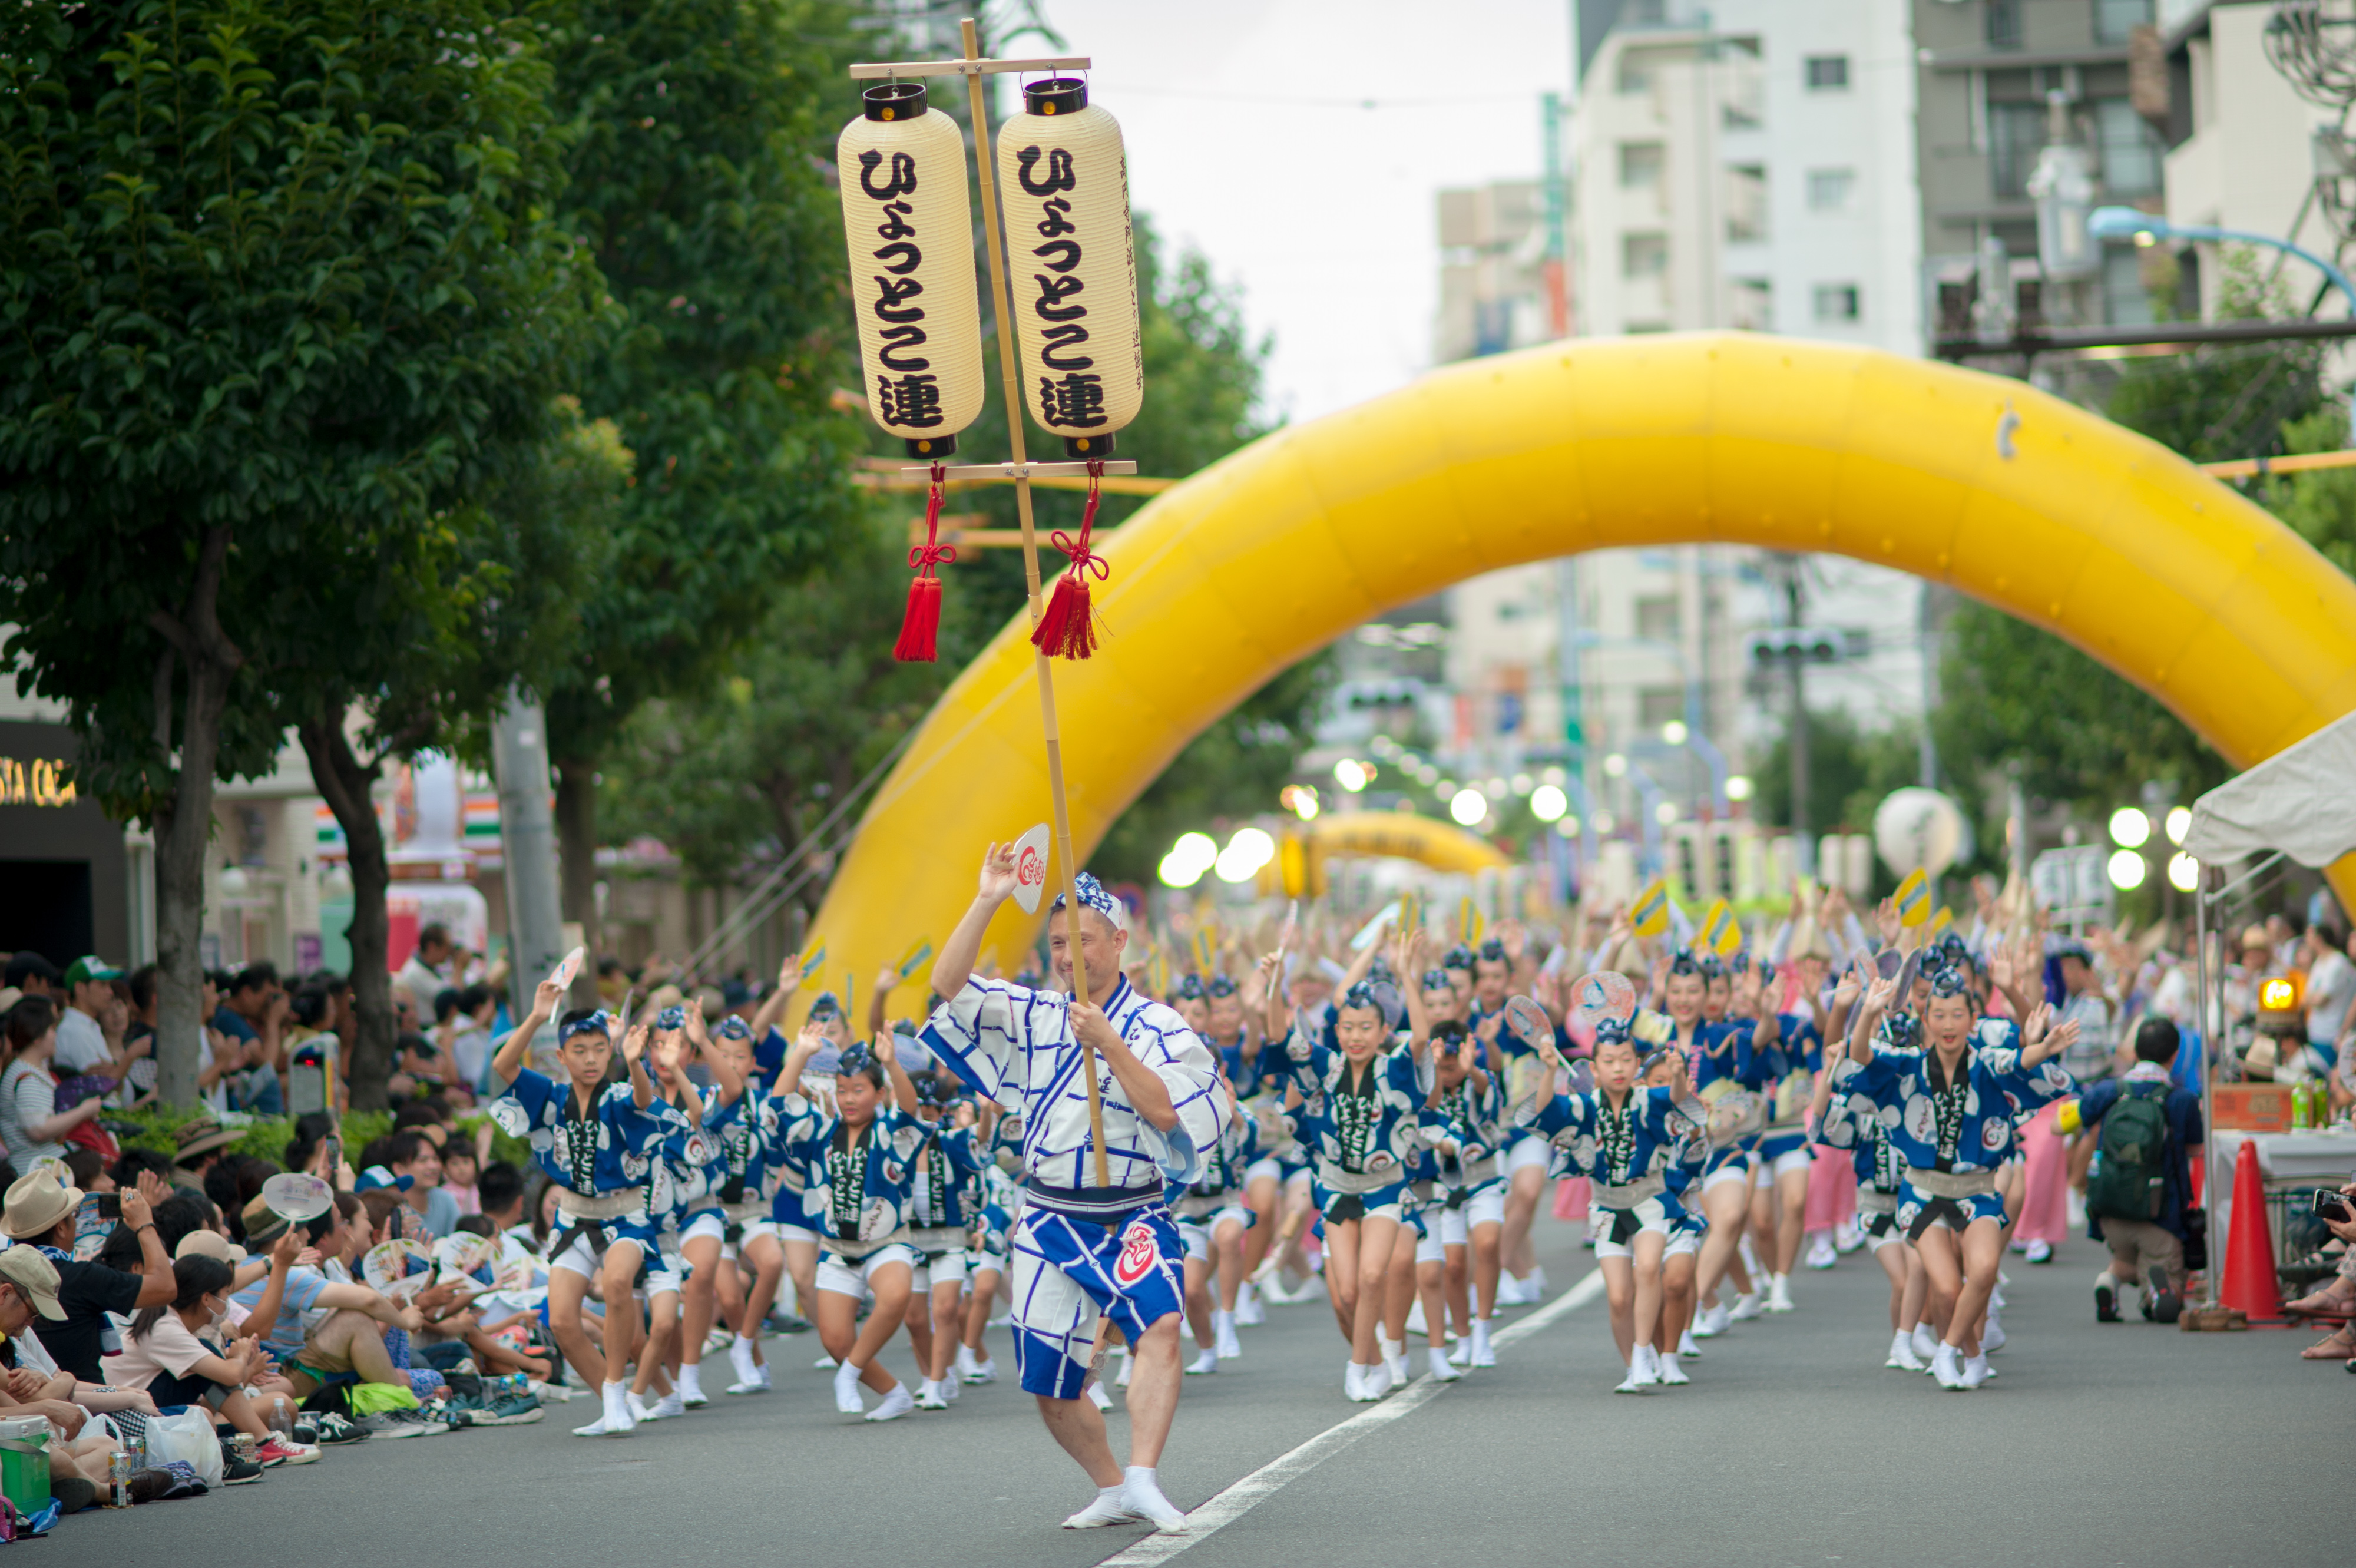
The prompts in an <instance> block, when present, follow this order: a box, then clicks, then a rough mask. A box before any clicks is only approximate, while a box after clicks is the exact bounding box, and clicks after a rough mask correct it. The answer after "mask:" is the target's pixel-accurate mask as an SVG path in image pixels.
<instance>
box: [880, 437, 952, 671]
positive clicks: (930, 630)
mask: <svg viewBox="0 0 2356 1568" xmlns="http://www.w3.org/2000/svg"><path fill="white" fill-rule="evenodd" d="M944 477H945V476H944V475H943V472H942V469H941V466H940V465H939V464H938V463H936V464H934V465H933V485H932V493H931V494H930V495H929V496H928V497H926V500H925V542H923V543H922V544H919V545H914V546H912V547H911V548H910V549H909V551H908V564H909V565H911V566H914V567H915V568H916V580H915V581H913V582H911V583H910V584H909V585H908V609H907V613H906V614H905V615H903V616H902V617H901V618H900V640H899V641H897V642H895V643H894V644H893V645H892V657H893V658H894V659H896V660H899V661H900V662H901V663H903V664H930V663H931V662H933V660H934V658H935V656H936V648H937V644H938V642H939V640H940V635H939V634H940V628H941V580H940V579H939V578H938V577H936V576H934V575H933V567H934V566H935V565H936V564H939V563H941V562H944V561H946V562H949V563H951V564H954V563H955V562H956V561H957V546H956V545H954V544H942V543H940V542H938V540H939V538H940V526H941V480H942V478H944Z"/></svg>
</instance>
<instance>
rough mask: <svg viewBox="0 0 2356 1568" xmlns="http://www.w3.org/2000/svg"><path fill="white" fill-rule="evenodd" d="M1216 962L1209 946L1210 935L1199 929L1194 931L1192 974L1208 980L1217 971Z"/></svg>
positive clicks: (1213, 952)
mask: <svg viewBox="0 0 2356 1568" xmlns="http://www.w3.org/2000/svg"><path fill="white" fill-rule="evenodd" d="M1218 967H1219V966H1218V962H1217V958H1216V954H1215V950H1213V948H1212V946H1211V933H1210V932H1209V931H1207V930H1205V929H1202V928H1201V927H1199V926H1198V927H1196V928H1195V930H1194V972H1195V973H1197V974H1199V975H1201V976H1202V977H1203V978H1204V979H1205V980H1206V981H1207V980H1209V979H1210V978H1211V976H1212V975H1213V974H1215V972H1217V971H1218Z"/></svg>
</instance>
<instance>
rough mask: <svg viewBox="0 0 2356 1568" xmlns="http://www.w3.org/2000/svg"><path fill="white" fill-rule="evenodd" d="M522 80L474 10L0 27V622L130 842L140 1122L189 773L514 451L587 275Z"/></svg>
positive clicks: (187, 886)
mask: <svg viewBox="0 0 2356 1568" xmlns="http://www.w3.org/2000/svg"><path fill="white" fill-rule="evenodd" d="M547 83H548V73H547V70H546V68H545V66H544V64H543V63H542V61H541V57H540V55H539V53H538V51H537V50H536V48H534V47H533V44H532V40H531V38H530V36H529V33H528V32H527V31H526V30H525V29H524V28H522V27H519V26H517V25H515V24H513V23H512V22H510V21H509V19H507V18H506V17H504V16H502V15H500V14H498V13H497V12H495V11H493V10H492V9H490V8H488V7H487V6H485V5H480V4H477V3H476V0H406V3H404V4H402V5H390V4H379V3H373V0H307V3H306V4H304V5H299V6H267V5H260V4H256V3H254V0H180V3H178V4H165V3H163V0H114V3H101V4H89V5H65V4H60V3H58V0H34V3H32V4H27V5H18V6H15V7H11V8H10V9H9V10H8V12H7V13H6V15H5V17H0V186H4V187H5V202H6V210H5V221H0V312H5V318H6V322H7V332H6V337H5V348H0V356H5V358H0V476H5V478H0V619H5V620H7V621H10V622H13V623H15V625H16V628H17V629H16V632H15V634H14V636H13V637H12V639H11V640H10V643H9V645H8V659H9V662H10V664H11V665H12V666H13V667H14V670H15V671H16V675H17V679H18V682H19V685H20V687H26V688H29V689H31V690H33V691H36V692H38V693H42V694H44V695H47V696H49V697H53V698H57V699H59V700H62V701H63V702H65V703H67V704H68V706H69V709H70V714H71V723H72V724H73V726H74V728H75V729H76V731H77V732H78V735H79V737H80V757H81V761H80V764H79V765H78V773H79V775H80V782H81V783H82V784H83V786H84V787H85V788H89V789H92V790H93V791H94V792H95V793H97V794H98V795H99V796H100V797H101V798H102V800H104V801H105V802H106V803H107V805H108V808H109V810H110V811H112V813H113V814H115V815H117V816H121V817H124V818H132V819H144V820H145V821H147V822H151V823H153V824H154V827H155V832H156V838H157V850H158V853H157V869H156V884H157V887H156V891H157V932H156V935H157V948H158V957H159V959H160V961H161V964H162V968H163V972H164V982H163V987H162V998H161V1020H160V1029H159V1034H160V1037H161V1039H162V1041H163V1042H164V1044H163V1048H162V1054H161V1062H160V1066H161V1068H162V1085H161V1087H162V1092H163V1095H164V1098H165V1099H166V1100H167V1101H174V1102H178V1103H186V1102H188V1101H193V1099H194V1098H195V1092H194V1091H195V1077H196V1065H197V1064H196V1060H195V1045H196V1041H197V1039H198V1032H197V1008H198V950H197V938H198V926H199V923H200V918H201V907H200V901H201V897H202V875H203V864H204V857H205V853H206V843H207V839H208V837H209V832H210V830H211V826H212V788H213V781H214V779H215V778H216V776H220V777H237V776H241V775H250V774H252V773H256V772H259V771H261V770H262V769H263V768H266V767H267V766H269V764H270V762H271V759H272V757H273V755H274V753H275V751H276V749H277V746H278V744H279V740H280V737H281V736H282V735H283V733H284V725H285V724H286V722H287V719H288V714H286V712H285V710H284V706H283V705H282V703H281V702H280V700H279V698H280V690H281V688H282V687H288V688H292V687H295V686H297V685H299V682H301V680H302V679H303V674H302V672H303V671H305V669H306V668H307V667H309V666H313V665H318V664H330V665H331V664H333V663H334V662H335V661H336V660H337V654H338V648H339V645H340V644H341V643H343V642H344V641H345V640H347V639H348V638H349V637H350V635H351V632H352V627H353V621H352V619H351V618H352V617H353V616H354V615H356V614H357V615H365V614H369V613H371V612H372V611H373V610H375V609H378V608H380V607H381V601H380V598H379V596H386V597H390V598H398V597H400V596H401V595H402V588H401V585H400V582H399V580H400V579H402V577H404V576H408V575H426V576H429V577H430V576H431V575H434V574H436V573H438V572H440V571H441V570H443V568H444V564H446V562H447V559H448V555H449V548H450V542H449V541H448V540H447V538H446V537H445V536H444V531H443V530H442V528H441V526H440V524H438V523H437V521H436V520H438V519H443V518H444V517H446V516H447V515H448V514H449V513H451V512H452V511H453V510H455V509H457V508H459V507H461V506H463V505H464V504H465V502H466V499H468V498H469V497H470V496H471V495H473V494H474V493H475V492H476V491H477V490H478V489H481V488H483V487H484V486H486V485H488V484H491V483H494V482H496V481H497V480H498V478H500V477H501V476H503V475H505V474H507V473H509V472H510V471H511V470H512V469H513V467H515V465H516V464H517V463H518V462H519V461H520V460H522V459H523V457H524V456H525V455H527V454H529V453H530V452H533V451H536V450H537V449H538V447H539V444H540V442H541V439H542V436H543V435H544V433H545V431H546V429H547V427H548V425H549V424H550V420H551V409H552V393H553V392H555V391H556V390H557V385H556V382H557V379H558V377H559V376H560V375H561V374H562V370H563V367H564V364H565V361H566V360H567V358H568V356H569V354H570V352H571V350H572V349H573V346H574V344H575V343H576V341H577V339H578V338H579V336H580V331H581V328H582V326H583V323H584V318H585V317H586V314H587V311H588V308H589V305H590V300H591V297H592V296H591V295H590V292H589V291H590V287H591V285H594V274H592V273H590V272H588V271H587V270H586V269H584V267H582V266H580V265H578V264H576V263H575V260H574V256H573V246H572V244H571V242H570V241H569V240H568V239H567V237H566V236H565V235H564V234H563V233H562V231H558V230H557V229H555V228H554V227H552V225H551V224H550V223H549V222H548V221H547V220H546V215H547V214H548V213H549V212H550V211H552V209H553V207H554V203H555V199H556V196H557V193H558V190H559V188H560V187H561V185H562V167H561V166H560V164H559V161H558V156H557V147H556V144H555V141H554V138H553V135H552V125H551V124H550V122H549V118H548V114H547V112H546V108H545V91H546V88H547Z"/></svg>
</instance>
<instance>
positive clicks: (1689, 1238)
mask: <svg viewBox="0 0 2356 1568" xmlns="http://www.w3.org/2000/svg"><path fill="white" fill-rule="evenodd" d="M1698 1251H1701V1238H1700V1237H1698V1236H1697V1235H1695V1234H1694V1233H1693V1232H1692V1231H1690V1230H1687V1229H1686V1228H1685V1227H1683V1226H1682V1225H1681V1226H1679V1227H1678V1228H1677V1230H1676V1234H1675V1235H1673V1236H1671V1237H1670V1238H1669V1244H1668V1245H1667V1246H1665V1247H1664V1248H1662V1249H1661V1257H1662V1259H1663V1260H1664V1261H1666V1260H1667V1259H1670V1258H1674V1257H1676V1256H1678V1255H1679V1254H1687V1255H1690V1254H1692V1253H1695V1252H1698Z"/></svg>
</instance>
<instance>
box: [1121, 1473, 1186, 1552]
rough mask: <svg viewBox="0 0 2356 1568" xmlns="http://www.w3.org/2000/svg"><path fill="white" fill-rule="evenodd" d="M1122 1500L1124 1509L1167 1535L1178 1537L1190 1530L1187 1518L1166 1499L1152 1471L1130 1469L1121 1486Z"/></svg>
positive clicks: (1125, 1474)
mask: <svg viewBox="0 0 2356 1568" xmlns="http://www.w3.org/2000/svg"><path fill="white" fill-rule="evenodd" d="M1120 1500H1121V1506H1122V1507H1124V1508H1126V1509H1129V1510H1130V1512H1131V1513H1133V1514H1135V1515H1136V1516H1137V1517H1138V1518H1140V1519H1141V1520H1148V1521H1150V1522H1151V1524H1152V1526H1153V1528H1154V1529H1156V1530H1160V1531H1162V1533H1163V1534H1164V1535H1178V1534H1181V1533H1183V1531H1184V1530H1185V1529H1186V1515H1185V1514H1184V1512H1183V1510H1181V1509H1179V1507H1178V1505H1177V1504H1175V1503H1173V1502H1172V1501H1171V1500H1170V1499H1169V1498H1165V1497H1163V1496H1162V1484H1161V1482H1160V1481H1159V1480H1157V1479H1156V1478H1155V1477H1154V1474H1153V1472H1152V1471H1151V1470H1148V1469H1145V1468H1142V1467H1141V1466H1136V1465H1131V1466H1129V1468H1128V1470H1127V1471H1126V1472H1125V1473H1124V1478H1123V1479H1122V1482H1121V1487H1120Z"/></svg>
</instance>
